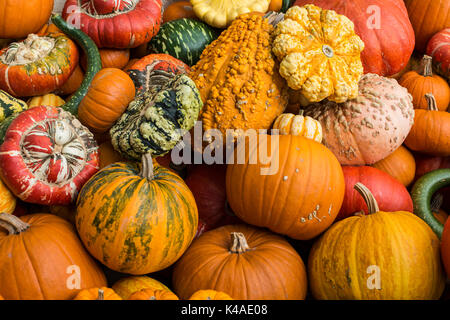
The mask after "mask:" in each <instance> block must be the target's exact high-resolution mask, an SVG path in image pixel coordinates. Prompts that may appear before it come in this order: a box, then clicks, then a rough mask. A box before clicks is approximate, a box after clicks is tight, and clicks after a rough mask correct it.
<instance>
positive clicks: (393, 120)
mask: <svg viewBox="0 0 450 320" xmlns="http://www.w3.org/2000/svg"><path fill="white" fill-rule="evenodd" d="M305 115H306V116H310V117H312V118H314V119H316V120H319V121H320V123H321V124H322V130H323V140H322V143H323V144H324V145H325V146H327V147H328V148H329V149H330V150H331V151H332V152H333V153H334V154H335V155H336V157H337V158H338V160H339V162H340V163H341V164H342V165H365V164H368V165H369V164H373V163H375V162H377V161H379V160H381V159H384V158H386V157H387V156H388V155H390V154H391V153H392V152H394V151H395V150H396V149H397V148H398V147H399V146H400V145H401V144H402V143H403V141H404V140H405V138H406V136H407V135H408V133H409V131H410V129H411V127H412V125H413V122H414V108H413V104H412V97H411V95H410V94H409V93H408V91H407V90H406V89H405V88H403V87H401V86H400V85H399V84H398V83H397V81H396V80H395V79H390V78H385V77H380V76H378V75H376V74H371V73H369V74H365V75H364V76H363V77H362V78H361V81H360V82H359V95H358V97H357V98H356V99H353V100H349V101H347V102H344V103H341V104H337V103H335V102H332V101H323V102H321V103H316V104H312V105H310V106H308V107H306V109H305Z"/></svg>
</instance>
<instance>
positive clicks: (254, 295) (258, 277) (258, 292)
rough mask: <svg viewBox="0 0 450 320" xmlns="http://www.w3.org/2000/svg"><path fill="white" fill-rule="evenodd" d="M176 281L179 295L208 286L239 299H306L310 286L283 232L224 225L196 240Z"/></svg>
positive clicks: (187, 295) (182, 261)
mask: <svg viewBox="0 0 450 320" xmlns="http://www.w3.org/2000/svg"><path fill="white" fill-rule="evenodd" d="M269 261H270V263H268V262H269ZM236 270H240V271H239V272H236ZM172 282H173V287H174V290H175V292H176V293H177V295H178V296H179V297H180V298H181V299H189V298H190V297H192V295H193V294H194V293H196V292H197V291H198V290H202V289H204V288H209V289H211V290H215V291H221V292H224V293H226V294H228V295H229V296H230V297H233V298H234V299H236V300H303V299H305V296H306V287H307V278H306V272H305V266H304V264H303V261H302V259H301V257H300V256H299V255H298V253H297V252H296V251H295V250H294V248H292V246H291V245H290V244H289V243H288V242H287V241H286V240H285V239H284V238H282V237H281V236H279V235H276V234H273V233H270V232H268V231H265V230H262V229H257V228H254V227H251V226H246V225H228V226H223V227H220V228H218V229H215V230H211V231H208V232H206V233H204V234H203V235H202V236H201V237H199V238H197V239H195V240H194V242H193V243H192V245H191V246H190V247H189V249H188V250H187V251H186V253H185V254H184V255H183V256H182V257H181V259H180V260H179V261H178V262H177V263H176V265H175V269H174V271H173V277H172Z"/></svg>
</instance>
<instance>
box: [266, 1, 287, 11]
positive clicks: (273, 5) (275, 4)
mask: <svg viewBox="0 0 450 320" xmlns="http://www.w3.org/2000/svg"><path fill="white" fill-rule="evenodd" d="M291 2H292V0H271V1H270V4H269V9H267V11H280V12H286V11H287V9H289V7H290V6H291Z"/></svg>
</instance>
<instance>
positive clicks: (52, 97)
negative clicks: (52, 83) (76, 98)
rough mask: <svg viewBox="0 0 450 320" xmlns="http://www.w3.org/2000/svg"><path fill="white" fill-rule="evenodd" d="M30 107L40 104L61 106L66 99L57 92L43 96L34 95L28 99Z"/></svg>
mask: <svg viewBox="0 0 450 320" xmlns="http://www.w3.org/2000/svg"><path fill="white" fill-rule="evenodd" d="M27 103H28V108H29V109H31V108H34V107H39V106H49V107H60V106H62V105H63V104H64V103H65V101H64V100H63V99H62V98H61V97H59V96H57V95H56V94H53V93H49V94H46V95H43V96H37V97H33V98H31V99H29V100H28V102H27Z"/></svg>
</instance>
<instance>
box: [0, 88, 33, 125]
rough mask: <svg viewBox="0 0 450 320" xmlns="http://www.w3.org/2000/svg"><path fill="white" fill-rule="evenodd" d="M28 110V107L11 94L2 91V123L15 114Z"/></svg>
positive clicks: (0, 106)
mask: <svg viewBox="0 0 450 320" xmlns="http://www.w3.org/2000/svg"><path fill="white" fill-rule="evenodd" d="M27 109H28V105H27V104H26V103H25V102H24V101H22V100H20V99H17V98H15V97H13V96H11V95H10V94H9V93H7V92H5V91H3V90H0V123H2V122H3V121H5V120H6V118H8V117H9V116H11V115H13V114H18V113H20V112H22V111H24V110H27Z"/></svg>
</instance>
